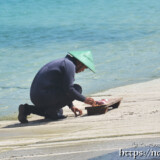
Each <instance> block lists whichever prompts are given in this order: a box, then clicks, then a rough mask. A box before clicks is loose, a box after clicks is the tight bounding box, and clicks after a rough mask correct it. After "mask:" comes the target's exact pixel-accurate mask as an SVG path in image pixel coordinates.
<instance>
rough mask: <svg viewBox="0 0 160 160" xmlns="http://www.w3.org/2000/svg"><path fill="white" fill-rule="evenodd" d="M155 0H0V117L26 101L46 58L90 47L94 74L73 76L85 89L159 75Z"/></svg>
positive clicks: (158, 4)
mask: <svg viewBox="0 0 160 160" xmlns="http://www.w3.org/2000/svg"><path fill="white" fill-rule="evenodd" d="M159 8H160V1H159V0H152V1H150V0H134V1H130V0H114V1H113V0H68V1H66V0H26V1H24V0H0V118H1V119H2V117H4V116H6V115H10V114H11V115H12V114H14V113H15V112H17V108H18V105H19V104H20V103H31V102H30V100H29V88H30V85H31V82H32V80H33V78H34V75H35V74H36V73H37V71H38V70H39V69H40V67H42V66H43V65H44V64H45V63H47V62H49V61H51V60H53V59H57V58H61V57H64V56H65V55H66V53H67V51H71V50H91V51H92V53H93V56H94V60H95V64H96V70H97V73H96V74H92V73H91V72H90V71H89V70H88V71H86V72H84V73H80V74H77V75H76V83H80V84H81V85H82V86H83V88H84V89H83V90H84V94H85V95H88V94H91V93H95V92H99V91H102V90H107V89H108V88H113V87H116V86H121V85H126V84H130V83H135V82H140V81H147V80H150V79H154V78H159V77H160V9H159Z"/></svg>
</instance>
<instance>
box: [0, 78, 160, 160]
mask: <svg viewBox="0 0 160 160" xmlns="http://www.w3.org/2000/svg"><path fill="white" fill-rule="evenodd" d="M92 97H93V98H95V99H96V100H99V99H102V98H116V97H123V100H122V102H121V104H120V106H119V108H118V109H113V110H110V111H109V112H107V113H106V114H102V115H94V116H87V115H86V110H85V109H84V108H85V106H88V105H86V104H83V103H81V102H77V101H76V102H75V106H77V107H79V108H81V109H82V110H83V116H81V117H74V115H73V113H72V112H71V111H70V110H69V109H68V108H67V107H65V108H64V114H65V115H68V118H67V119H64V120H60V121H48V120H44V119H43V118H42V117H39V116H31V117H29V118H28V120H29V123H28V124H20V123H19V122H18V121H0V159H34V158H35V157H36V158H37V159H38V157H43V158H44V157H45V158H44V159H49V158H47V157H48V156H47V154H48V151H49V150H51V149H53V148H54V149H56V148H59V149H60V148H64V147H66V148H65V152H67V153H68V152H72V150H70V149H71V146H74V145H81V144H83V143H85V144H91V143H93V142H95V143H99V142H101V141H102V142H103V141H106V142H107V141H108V142H109V141H111V140H112V141H114V142H115V144H116V140H117V141H118V140H123V139H134V138H139V139H143V138H158V137H160V128H159V124H160V79H156V80H152V81H148V82H144V83H138V84H133V85H128V86H122V87H118V88H114V89H110V90H108V91H105V92H101V93H97V94H94V95H92ZM98 145H100V144H98ZM123 147H124V146H123ZM47 148H48V149H47ZM67 148H68V149H67ZM73 148H74V147H73ZM73 148H72V149H73ZM93 148H94V147H93ZM93 148H92V150H93V151H94V149H93ZM35 149H36V152H35ZM96 149H97V148H96ZM84 150H85V146H83V148H79V149H77V152H78V153H81V152H83V151H84ZM54 152H56V153H57V154H63V153H61V152H60V150H56V151H55V150H54ZM52 154H53V153H52ZM42 155H43V156H42ZM78 155H79V156H80V154H78ZM78 155H77V156H78ZM55 156H56V155H55ZM53 157H54V154H53ZM53 157H52V159H53ZM50 158H51V157H50ZM39 159H40V158H39ZM75 159H76V158H75ZM84 159H85V158H84Z"/></svg>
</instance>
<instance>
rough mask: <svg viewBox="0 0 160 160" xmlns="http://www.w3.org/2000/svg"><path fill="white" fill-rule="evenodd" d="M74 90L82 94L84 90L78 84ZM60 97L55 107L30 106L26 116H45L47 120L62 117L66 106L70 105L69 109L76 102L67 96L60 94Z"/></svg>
mask: <svg viewBox="0 0 160 160" xmlns="http://www.w3.org/2000/svg"><path fill="white" fill-rule="evenodd" d="M74 88H75V89H76V90H77V91H78V92H79V93H82V88H81V86H80V85H78V84H74ZM58 96H61V97H58V99H59V102H58V103H56V104H53V106H48V105H44V104H43V106H42V105H36V104H35V105H28V106H27V107H28V108H27V113H26V114H28V115H29V114H31V113H33V114H36V115H39V116H44V117H46V118H53V119H54V118H55V117H57V116H61V115H63V110H62V108H63V107H64V106H66V105H68V106H69V107H72V106H73V104H72V102H73V101H74V100H75V99H73V98H71V97H69V96H67V95H64V94H63V93H62V94H59V95H58Z"/></svg>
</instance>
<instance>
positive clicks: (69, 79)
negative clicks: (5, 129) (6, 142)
mask: <svg viewBox="0 0 160 160" xmlns="http://www.w3.org/2000/svg"><path fill="white" fill-rule="evenodd" d="M86 68H89V69H90V70H91V71H93V72H95V67H94V63H93V58H92V54H91V52H90V51H74V52H69V54H67V56H66V57H65V58H62V59H58V60H54V61H51V62H49V63H47V64H46V65H44V66H43V67H42V68H41V69H40V70H39V72H38V73H37V74H36V76H35V78H34V80H33V82H32V85H31V89H30V98H31V101H32V103H33V104H34V105H28V104H24V105H23V104H21V105H20V106H19V115H18V120H19V121H20V122H21V123H27V122H28V120H27V116H28V115H30V114H31V113H32V114H36V115H40V116H44V117H45V118H49V119H61V118H65V116H64V115H63V110H62V108H63V107H64V106H66V105H67V106H69V108H70V109H71V110H72V111H73V113H74V114H75V116H77V115H81V114H82V110H80V109H78V108H77V107H75V106H74V105H73V103H72V102H73V101H74V100H78V101H82V102H84V103H86V104H91V105H92V104H94V103H95V101H94V99H92V98H90V97H85V96H83V95H82V88H81V86H80V85H78V84H74V83H73V82H74V76H75V73H80V72H82V71H84V70H85V69H86Z"/></svg>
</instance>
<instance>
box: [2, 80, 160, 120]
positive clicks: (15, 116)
mask: <svg viewBox="0 0 160 160" xmlns="http://www.w3.org/2000/svg"><path fill="white" fill-rule="evenodd" d="M157 79H160V78H156V79H148V80H146V81H145V80H142V81H136V82H133V83H127V84H124V85H120V86H119V85H118V86H115V87H111V88H108V89H104V90H101V91H97V92H95V93H90V94H86V97H87V96H89V97H93V98H94V97H96V96H97V94H101V93H105V92H107V91H110V90H113V89H116V88H120V87H125V86H129V85H136V84H139V83H146V82H150V81H153V80H157ZM31 104H32V103H31ZM17 115H18V106H17V112H14V113H13V114H9V115H4V116H1V117H0V121H12V120H13V121H14V120H17Z"/></svg>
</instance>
